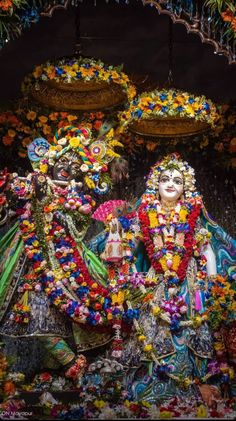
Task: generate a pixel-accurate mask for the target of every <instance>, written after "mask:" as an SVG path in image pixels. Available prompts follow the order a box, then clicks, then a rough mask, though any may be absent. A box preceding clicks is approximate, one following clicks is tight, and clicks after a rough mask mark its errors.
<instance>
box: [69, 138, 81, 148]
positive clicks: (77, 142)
mask: <svg viewBox="0 0 236 421" xmlns="http://www.w3.org/2000/svg"><path fill="white" fill-rule="evenodd" d="M69 144H70V146H72V148H78V146H79V145H80V139H79V138H78V137H72V138H71V139H70V140H69Z"/></svg>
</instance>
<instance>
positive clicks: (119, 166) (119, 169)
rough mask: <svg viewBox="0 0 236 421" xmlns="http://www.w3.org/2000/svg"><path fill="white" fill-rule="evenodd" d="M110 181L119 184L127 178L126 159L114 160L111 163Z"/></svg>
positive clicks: (127, 164) (127, 166)
mask: <svg viewBox="0 0 236 421" xmlns="http://www.w3.org/2000/svg"><path fill="white" fill-rule="evenodd" d="M110 173H111V179H112V181H113V182H114V183H119V182H121V181H122V180H124V179H127V178H129V163H128V161H126V159H124V158H122V157H120V158H115V159H114V160H113V161H112V163H111V169H110Z"/></svg>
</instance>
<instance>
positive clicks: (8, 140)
mask: <svg viewBox="0 0 236 421" xmlns="http://www.w3.org/2000/svg"><path fill="white" fill-rule="evenodd" d="M2 143H3V144H4V145H5V146H10V145H11V144H12V143H13V138H12V137H11V136H8V135H6V136H3V138H2Z"/></svg>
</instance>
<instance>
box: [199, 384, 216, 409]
mask: <svg viewBox="0 0 236 421" xmlns="http://www.w3.org/2000/svg"><path fill="white" fill-rule="evenodd" d="M198 387H199V390H200V393H201V395H202V399H203V400H204V402H205V403H206V404H207V406H208V407H209V408H211V407H212V406H214V404H215V402H217V401H218V400H220V399H221V394H220V391H219V389H218V387H216V386H213V385H210V384H202V385H199V386H198Z"/></svg>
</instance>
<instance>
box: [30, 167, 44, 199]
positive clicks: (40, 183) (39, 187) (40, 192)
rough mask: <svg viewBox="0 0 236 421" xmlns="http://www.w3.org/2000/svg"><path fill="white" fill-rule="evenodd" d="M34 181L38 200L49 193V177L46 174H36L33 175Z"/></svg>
mask: <svg viewBox="0 0 236 421" xmlns="http://www.w3.org/2000/svg"><path fill="white" fill-rule="evenodd" d="M32 183H33V184H34V188H35V195H36V197H37V199H38V200H42V199H43V198H44V197H45V196H46V195H47V186H48V184H47V178H46V177H45V175H44V174H41V173H38V174H34V175H33V177H32Z"/></svg>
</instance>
